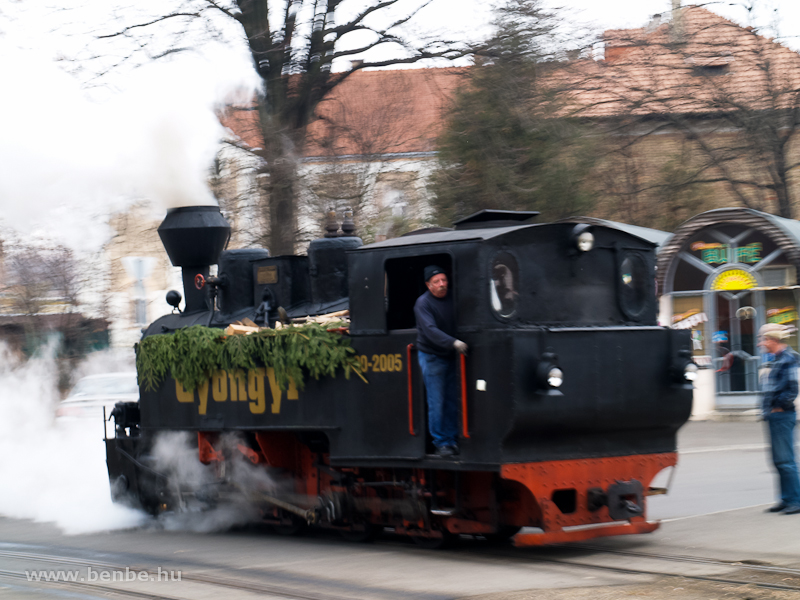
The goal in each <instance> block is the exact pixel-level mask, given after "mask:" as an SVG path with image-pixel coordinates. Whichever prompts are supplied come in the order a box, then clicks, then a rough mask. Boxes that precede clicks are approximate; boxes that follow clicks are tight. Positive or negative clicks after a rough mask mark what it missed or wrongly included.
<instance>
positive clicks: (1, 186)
mask: <svg viewBox="0 0 800 600" xmlns="http://www.w3.org/2000/svg"><path fill="white" fill-rule="evenodd" d="M174 1H177V0H174ZM368 1H369V0H350V2H348V3H345V5H344V6H345V7H347V6H351V7H352V6H354V5H358V4H359V3H361V4H364V3H366V2H368ZM423 1H424V0H401V2H403V3H404V4H403V6H401V7H400V9H399V10H407V9H408V7H409V6H413V5H414V3H417V4H419V3H421V2H423ZM169 2H170V0H138V1H137V2H136V3H133V4H132V3H130V2H129V1H126V0H103V1H102V2H101V1H99V0H58V2H57V3H56V2H53V0H47V1H45V2H36V3H32V2H28V1H25V2H21V1H14V0H0V54H2V56H3V59H2V60H1V61H0V81H3V84H4V85H3V87H4V94H2V95H0V131H2V132H3V135H0V235H2V231H1V230H2V227H3V226H6V227H8V226H11V227H14V228H16V229H17V230H20V229H21V230H23V231H25V232H26V234H27V235H29V236H30V234H38V233H41V234H42V235H43V236H47V235H51V234H52V233H53V232H54V231H56V232H57V233H58V235H60V236H61V237H62V238H64V239H65V240H66V241H67V242H68V243H69V244H71V245H73V246H85V247H97V246H98V244H99V243H101V242H102V240H104V239H105V238H106V237H107V235H108V232H107V231H102V230H101V229H100V228H93V229H91V231H90V230H89V228H87V227H84V226H83V225H82V223H84V222H85V219H86V217H84V216H82V215H83V214H84V213H86V214H89V215H90V217H91V218H92V219H93V220H94V221H95V222H100V221H102V215H104V214H107V213H108V212H110V211H111V210H112V209H119V208H120V207H123V206H125V205H126V204H129V203H130V202H131V201H132V200H135V199H137V198H148V199H150V200H152V201H154V204H155V205H156V206H157V207H158V208H157V210H160V211H163V210H164V208H166V207H168V206H172V205H175V204H177V203H181V202H186V201H187V199H188V200H189V201H194V202H197V203H205V202H209V201H210V198H209V194H208V192H207V190H206V189H205V184H204V179H205V175H206V173H207V169H208V167H209V165H210V162H211V160H213V156H214V152H215V148H216V146H217V143H218V140H219V136H220V135H221V128H220V127H219V124H218V122H217V121H216V119H215V117H214V112H213V111H214V108H215V107H216V106H218V105H219V103H220V102H223V101H224V100H226V99H227V98H229V95H230V93H231V92H232V91H233V90H236V89H239V90H240V91H241V90H244V93H245V94H247V93H252V90H254V89H255V87H254V86H255V85H257V81H256V78H255V76H254V71H253V69H252V66H251V63H250V58H249V55H248V53H247V50H246V48H245V47H244V45H243V44H242V43H241V41H240V43H239V44H238V45H237V44H235V43H234V44H229V45H227V46H223V45H219V44H208V43H206V44H202V45H200V46H198V47H197V48H195V49H194V50H195V51H193V52H189V53H183V54H179V55H174V56H175V57H176V58H174V59H173V60H171V61H160V62H159V63H157V64H154V65H153V64H150V65H148V66H146V67H143V68H141V69H136V70H135V71H127V72H125V71H121V72H123V73H125V75H124V77H117V78H116V79H114V78H108V77H106V78H101V79H92V80H89V79H88V78H87V76H86V73H87V72H89V71H90V70H91V67H93V66H95V63H96V62H98V61H88V60H87V61H70V60H64V59H65V58H67V59H68V58H70V57H72V56H75V55H78V54H81V52H84V54H83V55H84V57H85V56H87V55H90V54H91V52H89V53H86V52H85V51H84V48H85V47H86V44H87V40H89V39H91V37H92V34H93V33H95V32H98V31H102V32H104V33H107V32H109V31H114V30H116V29H118V28H119V27H120V24H121V23H122V22H123V17H124V16H125V15H127V14H128V13H127V12H126V11H124V10H122V9H120V8H119V7H120V6H125V5H127V6H129V7H130V8H129V10H133V11H138V12H139V13H140V14H141V15H145V14H146V12H145V11H146V10H147V9H148V7H149V8H151V9H152V8H153V7H156V8H155V10H163V7H164V5H165V4H168V3H169ZM546 2H548V3H549V5H551V6H559V7H561V14H562V15H564V17H565V19H566V20H567V21H568V22H570V23H572V24H575V25H576V27H580V28H581V29H584V30H585V29H586V27H587V26H588V27H590V28H592V29H594V30H595V31H597V32H598V33H599V32H601V31H602V30H603V29H609V28H627V27H642V26H644V25H646V24H647V22H648V21H649V19H650V18H651V17H652V15H654V14H657V13H663V12H667V11H669V10H670V8H671V2H670V0H606V1H605V2H603V1H601V0H563V1H562V2H559V1H558V0H546ZM705 6H707V8H709V9H710V10H713V11H715V12H717V13H719V14H721V15H724V16H726V17H728V18H730V19H732V20H734V21H735V22H737V23H740V24H742V25H749V24H753V25H756V26H760V27H769V26H770V24H771V23H775V22H777V23H779V27H778V31H776V32H770V35H776V34H778V35H779V36H780V37H781V39H782V41H783V42H784V43H785V44H787V45H789V46H791V47H793V48H795V49H798V50H800V0H758V5H757V6H758V10H756V11H753V12H752V13H749V12H748V11H747V10H746V9H745V8H744V3H743V2H742V1H740V0H735V1H734V2H711V3H708V4H706V5H705ZM490 7H491V4H490V3H488V2H486V1H485V0H434V1H433V2H432V3H431V4H430V5H429V6H428V7H426V8H425V9H423V10H422V11H421V12H420V14H419V15H418V18H417V19H416V25H415V27H416V31H418V32H419V33H421V34H425V33H427V34H432V33H434V32H440V33H443V34H445V35H447V36H448V37H452V38H471V39H475V38H476V37H480V36H485V35H487V34H488V33H489V32H490V29H489V26H488V23H489V22H490V20H491V11H490ZM128 22H129V23H130V21H128ZM233 33H234V35H232V36H231V38H232V39H236V36H237V35H239V34H238V32H237V31H234V32H233ZM161 37H163V38H165V39H164V41H163V43H164V44H165V45H166V46H168V45H169V44H170V43H171V38H169V37H168V36H161ZM190 45H191V44H190ZM104 52H106V53H107V54H106V55H105V56H103V57H101V60H106V59H108V60H107V62H117V61H120V60H124V59H125V58H126V56H127V54H126V49H125V47H124V46H123V45H120V46H108V47H106V49H105V50H104ZM76 65H77V66H78V67H81V68H84V65H85V68H84V72H83V75H82V77H81V81H80V82H79V81H76V80H75V79H74V78H73V77H71V76H69V75H67V74H65V70H67V71H70V70H74V69H75V67H76ZM63 67H67V69H64V68H63ZM87 81H91V83H92V84H93V85H98V84H99V87H95V88H93V89H92V90H89V91H88V92H87V85H86V83H87ZM98 90H99V91H100V92H102V93H98ZM161 214H163V212H162V213H161Z"/></svg>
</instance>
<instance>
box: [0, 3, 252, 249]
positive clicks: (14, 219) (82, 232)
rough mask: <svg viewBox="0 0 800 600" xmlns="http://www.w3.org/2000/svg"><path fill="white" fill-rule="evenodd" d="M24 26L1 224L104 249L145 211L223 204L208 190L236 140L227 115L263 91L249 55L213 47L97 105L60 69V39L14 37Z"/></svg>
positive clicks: (4, 116) (10, 107) (6, 109)
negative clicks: (134, 206)
mask: <svg viewBox="0 0 800 600" xmlns="http://www.w3.org/2000/svg"><path fill="white" fill-rule="evenodd" d="M24 16H25V15H24V14H23V17H24ZM36 16H37V15H36V14H35V13H34V14H31V15H30V16H29V17H30V19H31V20H33V19H34V18H35V17H36ZM0 17H2V12H0ZM23 17H20V20H18V21H17V22H15V23H12V25H13V27H12V26H9V27H8V28H7V29H6V31H4V32H2V33H0V54H2V56H3V60H2V61H0V81H2V82H3V87H4V89H5V90H7V91H8V93H5V94H3V95H2V96H1V97H0V127H1V128H2V131H3V135H2V136H0V225H4V226H6V227H12V228H14V229H18V230H22V231H25V232H26V234H29V235H30V234H32V235H40V236H42V237H51V238H53V237H54V238H56V239H58V240H59V241H60V242H62V243H66V244H67V245H69V246H71V247H73V248H76V249H93V248H97V247H98V246H99V245H100V244H102V243H103V241H105V239H107V237H108V233H107V230H106V229H105V227H103V226H100V227H96V226H94V227H92V226H93V225H97V224H100V225H102V224H103V223H104V222H105V220H106V217H107V216H108V214H109V213H110V212H112V211H114V210H120V209H123V208H124V207H125V206H126V205H128V204H129V203H131V202H132V201H134V200H141V199H147V200H150V201H151V202H152V203H153V205H154V208H155V209H156V210H158V212H159V213H161V214H163V211H164V210H165V209H166V208H172V207H175V206H186V205H200V204H214V203H215V200H214V198H213V196H212V194H211V192H210V191H209V189H208V187H207V184H206V181H207V177H208V174H209V169H210V167H211V165H212V164H213V160H214V156H215V154H216V152H217V150H218V148H219V143H220V139H221V138H222V137H223V135H224V130H223V128H222V126H221V125H220V123H219V121H218V119H217V117H216V114H215V110H216V109H218V108H219V107H221V106H222V105H224V104H225V103H226V102H230V101H240V100H243V99H247V98H251V97H252V95H253V93H254V92H255V89H256V86H257V85H258V81H257V76H256V74H255V71H254V70H253V69H252V66H251V64H250V63H249V60H248V59H247V57H246V56H245V55H243V53H242V52H241V49H238V50H236V49H234V48H231V47H229V46H224V45H221V44H206V45H205V46H203V52H202V54H201V53H199V52H194V53H187V54H185V55H183V54H178V55H176V56H175V57H174V58H172V59H171V60H168V61H162V62H157V63H151V64H145V65H143V66H141V67H140V68H138V69H135V70H133V71H132V72H131V73H130V74H129V75H128V76H127V78H126V79H125V81H124V82H123V83H121V84H119V85H118V88H119V89H118V90H117V91H116V93H112V92H109V94H110V95H108V94H107V97H106V98H105V99H104V100H103V101H92V100H90V99H89V97H88V95H87V93H86V91H85V90H83V89H82V88H81V87H80V85H79V83H78V82H77V80H76V79H74V78H73V77H72V76H70V75H68V74H66V73H65V72H64V71H63V70H62V69H61V68H59V66H58V65H57V63H56V62H55V61H54V60H53V57H54V56H56V55H58V52H59V51H58V44H57V42H54V40H57V39H58V36H57V35H54V34H51V35H50V36H49V38H45V36H43V35H42V36H41V37H42V40H41V42H42V43H41V44H38V48H31V47H30V46H31V45H32V44H31V43H23V41H21V40H20V39H19V35H17V39H14V38H13V37H12V36H11V35H10V34H12V33H13V32H14V31H19V30H21V31H23V32H24V31H25V26H26V22H25V21H24V19H23ZM0 24H1V23H0ZM54 44H55V47H54ZM24 46H29V47H28V48H24Z"/></svg>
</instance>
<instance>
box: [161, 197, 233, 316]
mask: <svg viewBox="0 0 800 600" xmlns="http://www.w3.org/2000/svg"><path fill="white" fill-rule="evenodd" d="M158 235H159V237H160V238H161V243H163V244H164V249H165V250H166V251H167V255H168V256H169V259H170V261H172V264H173V266H176V267H181V269H182V272H183V291H184V297H185V298H186V309H185V312H187V313H191V312H197V311H201V310H206V309H207V308H208V306H207V305H206V292H207V290H206V288H205V287H201V289H198V283H199V282H200V281H204V280H206V279H208V268H209V267H210V266H211V265H214V264H217V261H218V260H219V254H220V252H222V250H223V249H224V248H225V244H227V243H228V239H229V238H230V235H231V226H230V225H229V224H228V221H226V220H225V217H223V216H222V213H221V212H220V211H219V208H218V207H216V206H183V207H181V208H173V209H170V210H168V211H167V216H166V218H165V219H164V221H163V222H162V223H161V225H160V226H159V227H158ZM200 277H202V280H201V279H200Z"/></svg>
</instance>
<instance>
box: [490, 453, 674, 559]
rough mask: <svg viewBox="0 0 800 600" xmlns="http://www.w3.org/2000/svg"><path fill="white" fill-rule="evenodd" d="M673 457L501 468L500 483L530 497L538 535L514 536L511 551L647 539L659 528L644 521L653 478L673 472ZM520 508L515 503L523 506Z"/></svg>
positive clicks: (511, 465) (662, 456)
mask: <svg viewBox="0 0 800 600" xmlns="http://www.w3.org/2000/svg"><path fill="white" fill-rule="evenodd" d="M677 460H678V456H677V454H676V453H674V452H668V453H661V454H643V455H634V456H617V457H608V458H593V459H580V460H558V461H549V462H537V463H518V464H506V465H503V466H502V467H501V470H500V476H501V477H502V478H503V479H506V480H511V481H515V482H518V483H519V484H521V485H522V486H524V488H525V489H526V490H527V491H528V492H530V496H531V497H530V498H528V500H527V501H528V502H532V503H535V504H536V505H537V507H538V512H539V513H540V517H539V520H538V523H535V524H534V523H531V526H536V527H539V528H541V529H542V532H541V533H519V534H517V535H516V536H515V537H514V544H515V545H516V546H540V545H545V544H555V543H562V542H575V541H581V540H587V539H591V538H595V537H601V536H611V535H625V534H631V533H650V532H652V531H655V530H656V529H657V528H658V527H659V523H658V522H657V521H656V522H653V521H648V520H647V518H646V496H647V495H648V490H649V485H650V483H651V482H652V480H653V478H654V477H655V476H656V475H657V474H658V473H659V472H660V471H661V470H663V469H665V468H667V467H674V466H675V465H676V464H677ZM524 505H525V503H524V502H523V503H520V506H524Z"/></svg>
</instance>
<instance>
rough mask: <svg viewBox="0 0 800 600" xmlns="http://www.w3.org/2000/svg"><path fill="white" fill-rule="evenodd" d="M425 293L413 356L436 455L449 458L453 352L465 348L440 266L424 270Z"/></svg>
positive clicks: (417, 312)
mask: <svg viewBox="0 0 800 600" xmlns="http://www.w3.org/2000/svg"><path fill="white" fill-rule="evenodd" d="M425 285H426V286H427V287H428V291H427V292H425V293H424V294H422V295H421V296H420V297H419V298H417V302H416V304H414V316H415V317H416V319H417V354H418V356H419V366H420V369H421V370H422V379H423V380H424V381H425V391H426V392H427V396H428V428H429V430H430V432H431V437H432V438H433V445H434V446H436V454H437V455H438V456H441V457H443V458H449V457H451V456H453V455H456V454H458V453H459V449H458V441H457V440H458V379H457V377H456V374H457V369H456V354H455V353H456V352H460V353H462V354H466V352H467V345H466V344H465V343H464V342H462V341H461V340H457V339H456V337H455V335H456V312H455V307H454V306H453V295H452V294H449V293H448V289H447V275H445V272H444V270H443V269H441V268H440V267H437V266H435V265H429V266H427V267H425Z"/></svg>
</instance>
